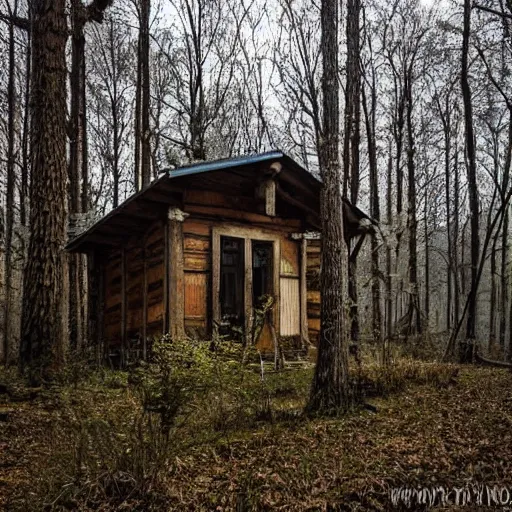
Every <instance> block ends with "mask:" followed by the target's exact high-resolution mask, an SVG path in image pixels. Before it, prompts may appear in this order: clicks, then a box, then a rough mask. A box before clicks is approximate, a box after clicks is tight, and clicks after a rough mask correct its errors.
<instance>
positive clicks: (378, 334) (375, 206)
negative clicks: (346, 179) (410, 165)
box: [362, 76, 387, 361]
mask: <svg viewBox="0 0 512 512" xmlns="http://www.w3.org/2000/svg"><path fill="white" fill-rule="evenodd" d="M362 98H363V110H364V116H365V125H366V140H367V142H368V163H369V167H370V215H371V217H372V218H373V219H375V220H376V221H377V222H380V201H379V174H378V166H377V144H376V138H375V113H376V106H377V91H376V84H375V76H373V80H372V90H371V110H369V109H368V104H367V99H366V94H365V89H364V87H363V88H362ZM371 251H372V256H371V259H372V266H371V268H372V336H373V339H374V340H375V341H377V342H379V344H382V341H383V333H382V312H381V294H380V270H379V253H378V243H377V237H376V235H375V234H373V235H372V240H371ZM386 358H387V357H386V354H385V351H384V350H383V360H384V361H385V360H386Z"/></svg>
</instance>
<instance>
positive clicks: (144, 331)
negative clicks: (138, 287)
mask: <svg viewBox="0 0 512 512" xmlns="http://www.w3.org/2000/svg"><path fill="white" fill-rule="evenodd" d="M142 265H143V267H142V359H144V361H145V360H146V357H147V341H148V334H147V329H148V261H147V258H146V239H144V243H143V245H142Z"/></svg>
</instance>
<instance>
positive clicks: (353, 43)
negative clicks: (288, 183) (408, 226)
mask: <svg viewBox="0 0 512 512" xmlns="http://www.w3.org/2000/svg"><path fill="white" fill-rule="evenodd" d="M360 9H361V5H360V0H348V3H347V66H346V68H347V82H346V88H345V137H344V143H343V171H344V174H345V179H344V180H343V186H344V188H345V189H346V188H347V183H348V182H350V201H351V202H352V204H353V205H357V199H358V195H359V141H360V131H361V128H360V125H361V106H360V94H361V71H360V59H359V33H360V29H359V13H360ZM344 195H345V196H346V195H348V193H347V190H344ZM347 242H348V243H350V241H348V240H347ZM349 253H350V247H349ZM348 296H349V301H350V323H351V325H350V339H351V341H352V342H357V341H359V313H358V305H357V304H358V298H357V258H356V257H353V258H352V257H350V255H349V259H348Z"/></svg>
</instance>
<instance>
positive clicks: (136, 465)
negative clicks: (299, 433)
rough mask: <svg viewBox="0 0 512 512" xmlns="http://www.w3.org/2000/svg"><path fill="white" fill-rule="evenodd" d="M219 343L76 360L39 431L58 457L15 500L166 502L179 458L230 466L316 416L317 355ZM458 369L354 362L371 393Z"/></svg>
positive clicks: (53, 393) (52, 395)
mask: <svg viewBox="0 0 512 512" xmlns="http://www.w3.org/2000/svg"><path fill="white" fill-rule="evenodd" d="M221 341H222V342H221ZM211 348H212V345H211V344H210V343H204V342H195V341H191V340H172V341H171V340H169V339H168V338H164V339H163V340H161V341H160V342H158V343H156V344H155V345H154V349H153V354H152V357H151V361H150V362H149V363H141V364H140V365H139V366H138V367H136V368H133V369H132V370H130V372H128V373H127V372H114V371H111V370H105V369H101V368H100V369H98V370H96V371H90V370H89V371H87V372H84V373H82V375H83V376H84V378H82V379H79V378H78V375H79V372H78V371H77V370H72V371H71V372H70V375H69V376H68V382H63V383H61V384H60V385H58V386H55V387H53V388H52V389H51V390H47V391H46V392H45V393H44V394H43V395H42V396H41V397H40V400H39V402H38V414H39V416H40V418H47V417H48V416H50V417H51V422H49V423H48V425H47V426H46V428H45V429H44V432H40V433H38V435H40V436H41V437H42V440H38V442H39V443H42V444H44V445H45V446H47V447H48V451H47V456H46V457H44V458H43V459H38V460H37V463H36V464H35V467H34V468H33V469H34V470H35V471H37V475H38V477H37V478H33V479H32V478H31V481H30V489H31V491H30V492H31V496H30V499H29V500H27V497H26V496H25V495H23V494H16V493H15V494H14V495H13V498H12V500H11V502H10V507H11V509H12V510H27V511H28V510H41V509H43V508H44V509H46V510H65V509H81V510H93V509H101V510H114V509H116V510H120V509H122V508H123V507H124V508H125V509H127V510H161V509H162V508H164V509H165V507H168V506H169V503H171V502H173V500H176V499H177V498H176V493H177V492H178V494H179V491H178V490H176V489H175V488H174V486H173V485H172V479H173V475H174V477H176V476H177V475H180V478H181V477H183V474H184V473H183V472H185V473H186V472H187V471H189V469H186V468H185V466H186V465H185V466H183V465H182V463H181V462H180V461H182V460H185V459H186V458H187V457H188V456H189V455H188V454H190V453H195V451H196V450H197V449H201V450H206V451H207V452H208V451H210V452H211V453H212V454H213V461H215V460H217V461H218V464H220V465H222V464H225V463H226V461H225V460H224V459H225V457H226V454H228V455H227V457H228V459H229V458H230V457H232V456H233V453H235V452H236V450H237V446H238V445H239V443H240V442H241V441H242V442H244V440H249V439H250V440H252V441H253V440H254V439H255V437H254V436H255V435H256V436H257V437H258V436H259V435H261V432H262V431H267V430H268V429H270V434H269V435H270V437H271V438H272V437H273V436H277V435H278V433H279V432H280V431H281V430H282V429H283V428H284V429H287V428H295V427H292V425H295V426H297V428H298V427H300V428H304V427H307V426H308V425H309V424H310V421H311V420H309V419H307V418H305V417H303V416H302V415H301V411H302V409H303V407H304V405H305V403H306V401H307V398H308V393H309V388H310V384H311V380H312V375H313V367H312V365H306V366H305V367H303V368H299V369H294V370H281V371H278V372H276V371H273V370H272V366H271V365H268V364H266V363H264V362H263V361H262V360H261V359H260V356H259V354H257V353H256V352H253V353H251V354H249V357H247V354H245V355H244V354H242V350H241V347H240V345H239V344H236V343H230V342H227V341H225V340H217V342H216V343H215V350H213V351H212V350H211ZM245 359H246V360H247V361H249V362H247V363H242V360H245ZM77 367H79V365H78V364H77ZM72 368H73V367H72ZM456 373H457V368H456V367H454V366H450V365H443V364H439V363H427V362H418V361H415V360H413V359H410V358H399V359H394V360H393V361H392V362H391V363H390V364H389V365H387V366H382V365H381V364H379V363H377V362H375V360H374V359H372V358H371V357H370V356H364V357H363V361H362V363H361V364H353V366H352V367H351V382H352V383H353V385H354V386H357V387H358V391H359V392H360V393H361V394H362V395H363V396H364V397H365V399H371V398H372V397H375V396H387V395H390V394H392V393H397V392H398V391H401V390H404V389H406V388H407V387H409V386H411V385H413V384H414V385H428V386H433V387H437V388H442V387H444V386H447V385H449V384H450V383H452V382H453V380H454V378H455V377H456ZM354 414H356V413H354ZM290 421H291V422H292V424H290ZM313 424H314V423H313ZM252 441H251V442H252ZM265 442H266V441H265ZM215 454H216V455H215ZM247 478H249V481H250V480H251V478H252V477H250V476H249V474H248V476H247ZM22 487H23V486H21V488H22ZM242 487H243V488H244V489H245V491H247V489H249V490H250V488H251V485H250V484H249V483H247V482H246V483H245V484H244V485H243V486H242ZM245 491H244V492H245ZM244 496H245V494H244ZM217 499H220V498H219V497H218V496H217V497H216V498H212V500H213V502H216V500H217ZM246 499H247V496H245V497H244V498H243V500H246ZM240 506H242V505H240Z"/></svg>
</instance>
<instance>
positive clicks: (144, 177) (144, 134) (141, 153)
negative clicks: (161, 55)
mask: <svg viewBox="0 0 512 512" xmlns="http://www.w3.org/2000/svg"><path fill="white" fill-rule="evenodd" d="M137 10H138V16H139V39H138V52H137V85H136V92H135V190H140V189H141V188H142V189H144V188H146V187H147V186H148V185H149V183H150V182H151V146H150V129H149V100H150V77H149V19H150V13H151V0H138V1H137Z"/></svg>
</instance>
